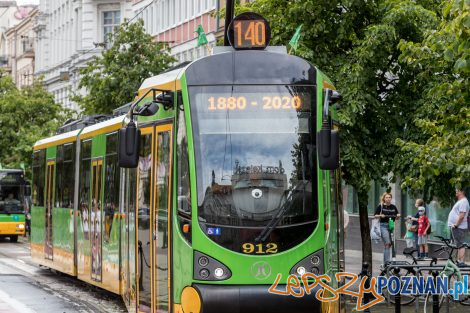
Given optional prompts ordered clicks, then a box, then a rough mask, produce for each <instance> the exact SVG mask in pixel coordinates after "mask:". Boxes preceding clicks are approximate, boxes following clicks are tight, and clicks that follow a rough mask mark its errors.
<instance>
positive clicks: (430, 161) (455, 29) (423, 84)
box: [397, 0, 470, 200]
mask: <svg viewBox="0 0 470 313" xmlns="http://www.w3.org/2000/svg"><path fill="white" fill-rule="evenodd" d="M469 14H470V6H469V4H468V0H467V1H466V2H465V1H461V0H456V1H452V0H449V1H445V2H443V12H442V19H441V22H440V25H439V27H438V28H436V30H434V31H429V32H427V35H426V37H425V38H424V40H423V41H422V42H421V43H419V44H410V43H403V44H402V45H401V49H402V51H403V54H402V58H403V59H404V60H406V62H407V63H408V64H409V65H410V66H411V67H413V68H421V69H422V71H421V72H419V73H418V74H417V79H416V80H415V81H413V82H412V84H413V85H414V87H415V89H416V90H419V95H420V97H419V98H418V99H417V103H418V104H419V109H418V110H417V111H416V114H415V116H414V120H413V124H414V125H415V126H416V127H417V128H418V129H419V130H420V131H421V137H420V138H416V139H415V140H410V139H408V140H403V141H398V142H397V143H398V145H399V146H400V147H401V150H402V151H408V152H409V153H410V154H411V156H412V158H413V159H412V162H411V164H410V167H409V169H407V170H405V171H404V172H403V174H404V177H405V180H404V184H403V185H404V186H406V187H411V188H416V187H417V186H418V187H419V186H428V188H429V189H430V190H431V193H432V194H434V195H437V196H440V197H441V198H442V199H446V198H447V200H451V198H449V197H448V195H449V194H452V188H453V186H454V185H460V186H463V187H465V186H468V185H469V184H470V171H469V166H468V164H469V159H470V108H469V103H470V81H469V71H470V63H469V62H470V58H469V55H470V52H469V47H470V42H469V37H470V36H469V29H468V28H469V27H468V17H469Z"/></svg>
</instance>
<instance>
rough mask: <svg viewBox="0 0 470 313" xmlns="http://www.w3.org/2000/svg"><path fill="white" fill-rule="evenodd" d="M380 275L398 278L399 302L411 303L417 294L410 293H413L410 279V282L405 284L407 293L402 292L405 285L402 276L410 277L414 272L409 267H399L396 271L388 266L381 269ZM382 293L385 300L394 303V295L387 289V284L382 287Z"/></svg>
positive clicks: (403, 303) (402, 303)
mask: <svg viewBox="0 0 470 313" xmlns="http://www.w3.org/2000/svg"><path fill="white" fill-rule="evenodd" d="M380 275H381V276H386V277H387V278H390V277H392V276H396V277H398V279H399V280H400V290H401V293H400V304H401V305H408V304H411V303H413V302H414V301H415V300H416V298H417V295H414V294H412V293H413V283H412V281H411V280H410V283H409V284H407V286H406V290H408V292H409V294H406V293H405V294H404V293H403V288H404V287H405V281H404V280H403V279H402V277H405V276H406V277H410V278H411V277H414V276H415V274H414V273H413V272H412V271H410V270H409V269H399V270H398V272H397V271H396V270H395V269H394V268H389V269H388V271H387V270H384V271H382V273H381V274H380ZM382 295H383V296H384V297H385V299H386V300H387V302H390V303H393V304H395V303H396V296H395V295H392V294H390V292H389V290H388V286H386V287H384V288H383V289H382Z"/></svg>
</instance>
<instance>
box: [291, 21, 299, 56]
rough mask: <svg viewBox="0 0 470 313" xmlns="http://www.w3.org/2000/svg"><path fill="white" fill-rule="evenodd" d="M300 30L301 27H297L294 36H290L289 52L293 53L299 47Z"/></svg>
mask: <svg viewBox="0 0 470 313" xmlns="http://www.w3.org/2000/svg"><path fill="white" fill-rule="evenodd" d="M301 29H302V25H300V26H299V27H297V29H296V30H295V33H294V36H292V39H291V40H290V41H289V46H290V47H291V50H292V49H293V50H294V51H296V50H297V48H298V46H299V39H300V30H301ZM289 52H290V51H289Z"/></svg>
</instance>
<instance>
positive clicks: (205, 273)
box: [199, 268, 211, 279]
mask: <svg viewBox="0 0 470 313" xmlns="http://www.w3.org/2000/svg"><path fill="white" fill-rule="evenodd" d="M210 274H211V273H209V270H208V269H207V268H203V269H202V270H200V271H199V275H200V276H201V277H202V278H203V279H206V278H209V275H210Z"/></svg>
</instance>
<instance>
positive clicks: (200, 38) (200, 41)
mask: <svg viewBox="0 0 470 313" xmlns="http://www.w3.org/2000/svg"><path fill="white" fill-rule="evenodd" d="M195 32H196V33H197V46H198V47H199V46H203V45H207V44H208V41H207V38H206V33H205V32H204V28H202V25H201V24H199V26H198V27H197V29H196V31H195Z"/></svg>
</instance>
